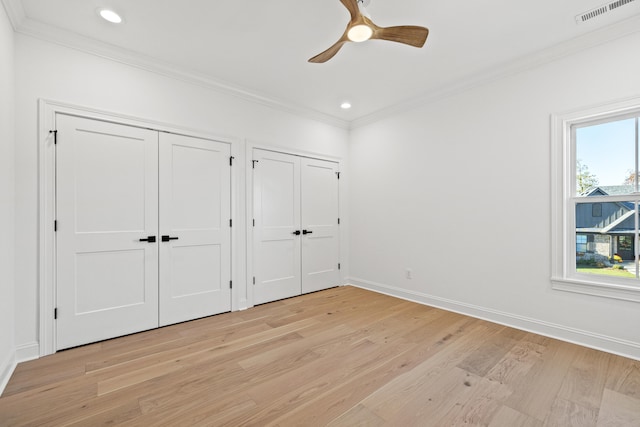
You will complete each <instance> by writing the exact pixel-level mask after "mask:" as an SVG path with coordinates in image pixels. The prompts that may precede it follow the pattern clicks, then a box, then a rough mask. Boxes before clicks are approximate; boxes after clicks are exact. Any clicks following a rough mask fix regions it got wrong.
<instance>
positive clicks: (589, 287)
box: [551, 97, 640, 302]
mask: <svg viewBox="0 0 640 427" xmlns="http://www.w3.org/2000/svg"><path fill="white" fill-rule="evenodd" d="M625 116H627V117H631V116H636V117H637V116H640V97H634V98H629V99H626V100H622V101H617V102H613V103H608V104H602V105H598V106H593V107H589V108H583V109H579V110H574V111H569V112H565V113H559V114H552V115H551V210H552V212H551V287H552V288H553V289H555V290H559V291H568V292H576V293H580V294H587V295H596V296H600V297H607V298H614V299H621V300H627V301H636V302H640V280H638V279H637V278H636V279H626V278H620V277H611V276H604V275H603V276H599V275H591V274H581V273H578V272H577V271H576V267H575V266H576V227H575V206H576V204H577V202H576V200H578V199H580V198H579V197H577V196H576V180H575V174H576V150H575V144H574V140H575V138H574V137H575V135H574V134H572V133H573V132H574V129H575V127H576V126H579V125H581V124H586V123H588V124H597V123H598V122H608V121H611V120H612V119H613V118H616V119H623V118H625ZM636 145H637V144H636ZM636 157H637V155H636ZM636 161H637V160H636ZM637 166H638V165H636V170H637V169H638V168H637ZM589 201H590V202H594V203H595V202H615V201H633V202H635V203H639V202H640V192H635V193H632V194H630V195H625V196H604V197H589ZM638 221H639V219H638V215H636V229H638V228H639V227H638V225H639V224H638ZM638 240H639V239H638V236H637V235H636V241H635V256H636V258H637V257H638V252H639V248H638V246H639V245H638V243H639V242H638Z"/></svg>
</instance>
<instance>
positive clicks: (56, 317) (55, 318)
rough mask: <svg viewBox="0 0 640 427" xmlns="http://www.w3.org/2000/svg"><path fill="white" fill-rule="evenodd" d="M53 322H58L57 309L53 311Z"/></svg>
mask: <svg viewBox="0 0 640 427" xmlns="http://www.w3.org/2000/svg"><path fill="white" fill-rule="evenodd" d="M53 320H58V307H56V308H54V309H53Z"/></svg>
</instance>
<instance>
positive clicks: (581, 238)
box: [576, 234, 587, 256]
mask: <svg viewBox="0 0 640 427" xmlns="http://www.w3.org/2000/svg"><path fill="white" fill-rule="evenodd" d="M586 253H587V236H586V235H585V234H578V235H576V256H581V255H584V254H586Z"/></svg>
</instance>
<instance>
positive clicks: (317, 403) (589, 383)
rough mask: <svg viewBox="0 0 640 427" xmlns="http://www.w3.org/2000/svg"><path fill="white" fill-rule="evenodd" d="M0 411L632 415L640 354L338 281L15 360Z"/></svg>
mask: <svg viewBox="0 0 640 427" xmlns="http://www.w3.org/2000/svg"><path fill="white" fill-rule="evenodd" d="M0 425H1V426H101V425H123V426H245V425H246V426H271V425H273V426H385V425H388V426H402V427H408V426H474V425H477V426H490V427H503V426H504V427H518V426H528V427H538V426H563V427H564V426H580V427H588V426H636V427H637V426H640V362H638V361H634V360H630V359H625V358H623V357H618V356H614V355H611V354H608V353H603V352H599V351H596V350H591V349H587V348H584V347H580V346H577V345H573V344H568V343H565V342H561V341H557V340H553V339H550V338H545V337H542V336H539V335H535V334H530V333H526V332H522V331H518V330H515V329H511V328H507V327H504V326H500V325H496V324H493V323H489V322H485V321H482V320H477V319H473V318H470V317H465V316H462V315H458V314H455V313H449V312H446V311H442V310H438V309H434V308H430V307H426V306H422V305H419V304H415V303H411V302H407V301H403V300H399V299H395V298H392V297H388V296H385V295H380V294H376V293H373V292H369V291H365V290H362V289H357V288H353V287H342V288H335V289H330V290H327V291H322V292H318V293H314V294H310V295H304V296H301V297H297V298H293V299H289V300H284V301H279V302H275V303H271V304H266V305H262V306H259V307H255V308H252V309H250V310H247V311H242V312H236V313H228V314H223V315H219V316H214V317H210V318H206V319H200V320H196V321H193V322H188V323H183V324H180V325H174V326H169V327H165V328H162V329H157V330H153V331H148V332H143V333H140V334H136V335H131V336H127V337H122V338H118V339H113V340H109V341H104V342H101V343H97V344H92V345H88V346H85V347H80V348H76V349H72V350H68V351H63V352H59V353H57V354H55V355H52V356H48V357H45V358H42V359H40V360H35V361H32V362H27V363H22V364H20V365H19V366H18V368H17V369H16V371H15V373H14V375H13V377H12V378H11V380H10V382H9V384H8V386H7V388H6V390H5V392H4V394H3V396H2V397H1V398H0Z"/></svg>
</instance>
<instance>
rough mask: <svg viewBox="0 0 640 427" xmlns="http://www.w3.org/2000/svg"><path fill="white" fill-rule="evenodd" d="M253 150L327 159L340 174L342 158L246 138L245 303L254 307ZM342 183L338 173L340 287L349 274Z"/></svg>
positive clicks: (343, 184)
mask: <svg viewBox="0 0 640 427" xmlns="http://www.w3.org/2000/svg"><path fill="white" fill-rule="evenodd" d="M254 149H259V150H265V151H272V152H276V153H281V154H288V155H292V156H298V157H306V158H311V159H317V160H326V161H330V162H335V163H337V164H338V171H339V172H340V173H341V174H342V170H343V169H342V168H343V161H342V158H340V157H333V156H326V155H323V154H319V153H316V152H313V151H304V150H295V149H292V148H289V147H283V146H278V145H275V144H266V143H261V142H257V141H252V140H247V141H246V144H245V156H244V157H245V158H246V165H247V167H246V176H245V182H246V198H245V203H246V218H247V232H246V241H245V247H246V259H247V264H246V282H247V287H246V290H247V291H246V302H247V308H249V307H253V306H254V305H255V304H254V296H253V260H254V253H253V226H252V220H253V168H252V162H251V160H252V159H253V150H254ZM345 182H346V180H345V179H344V176H343V175H341V176H340V179H339V180H338V216H339V218H340V234H339V236H340V243H339V249H338V257H339V258H340V263H341V266H342V268H341V270H340V286H343V285H345V284H346V283H347V277H348V274H347V272H348V268H347V266H348V260H347V259H346V254H347V253H348V251H347V246H346V242H347V234H346V233H347V224H348V220H347V218H346V216H347V213H346V209H344V206H345V205H346V203H345V201H346V198H345V195H346V191H344V190H343V189H344V188H346V187H345Z"/></svg>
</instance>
